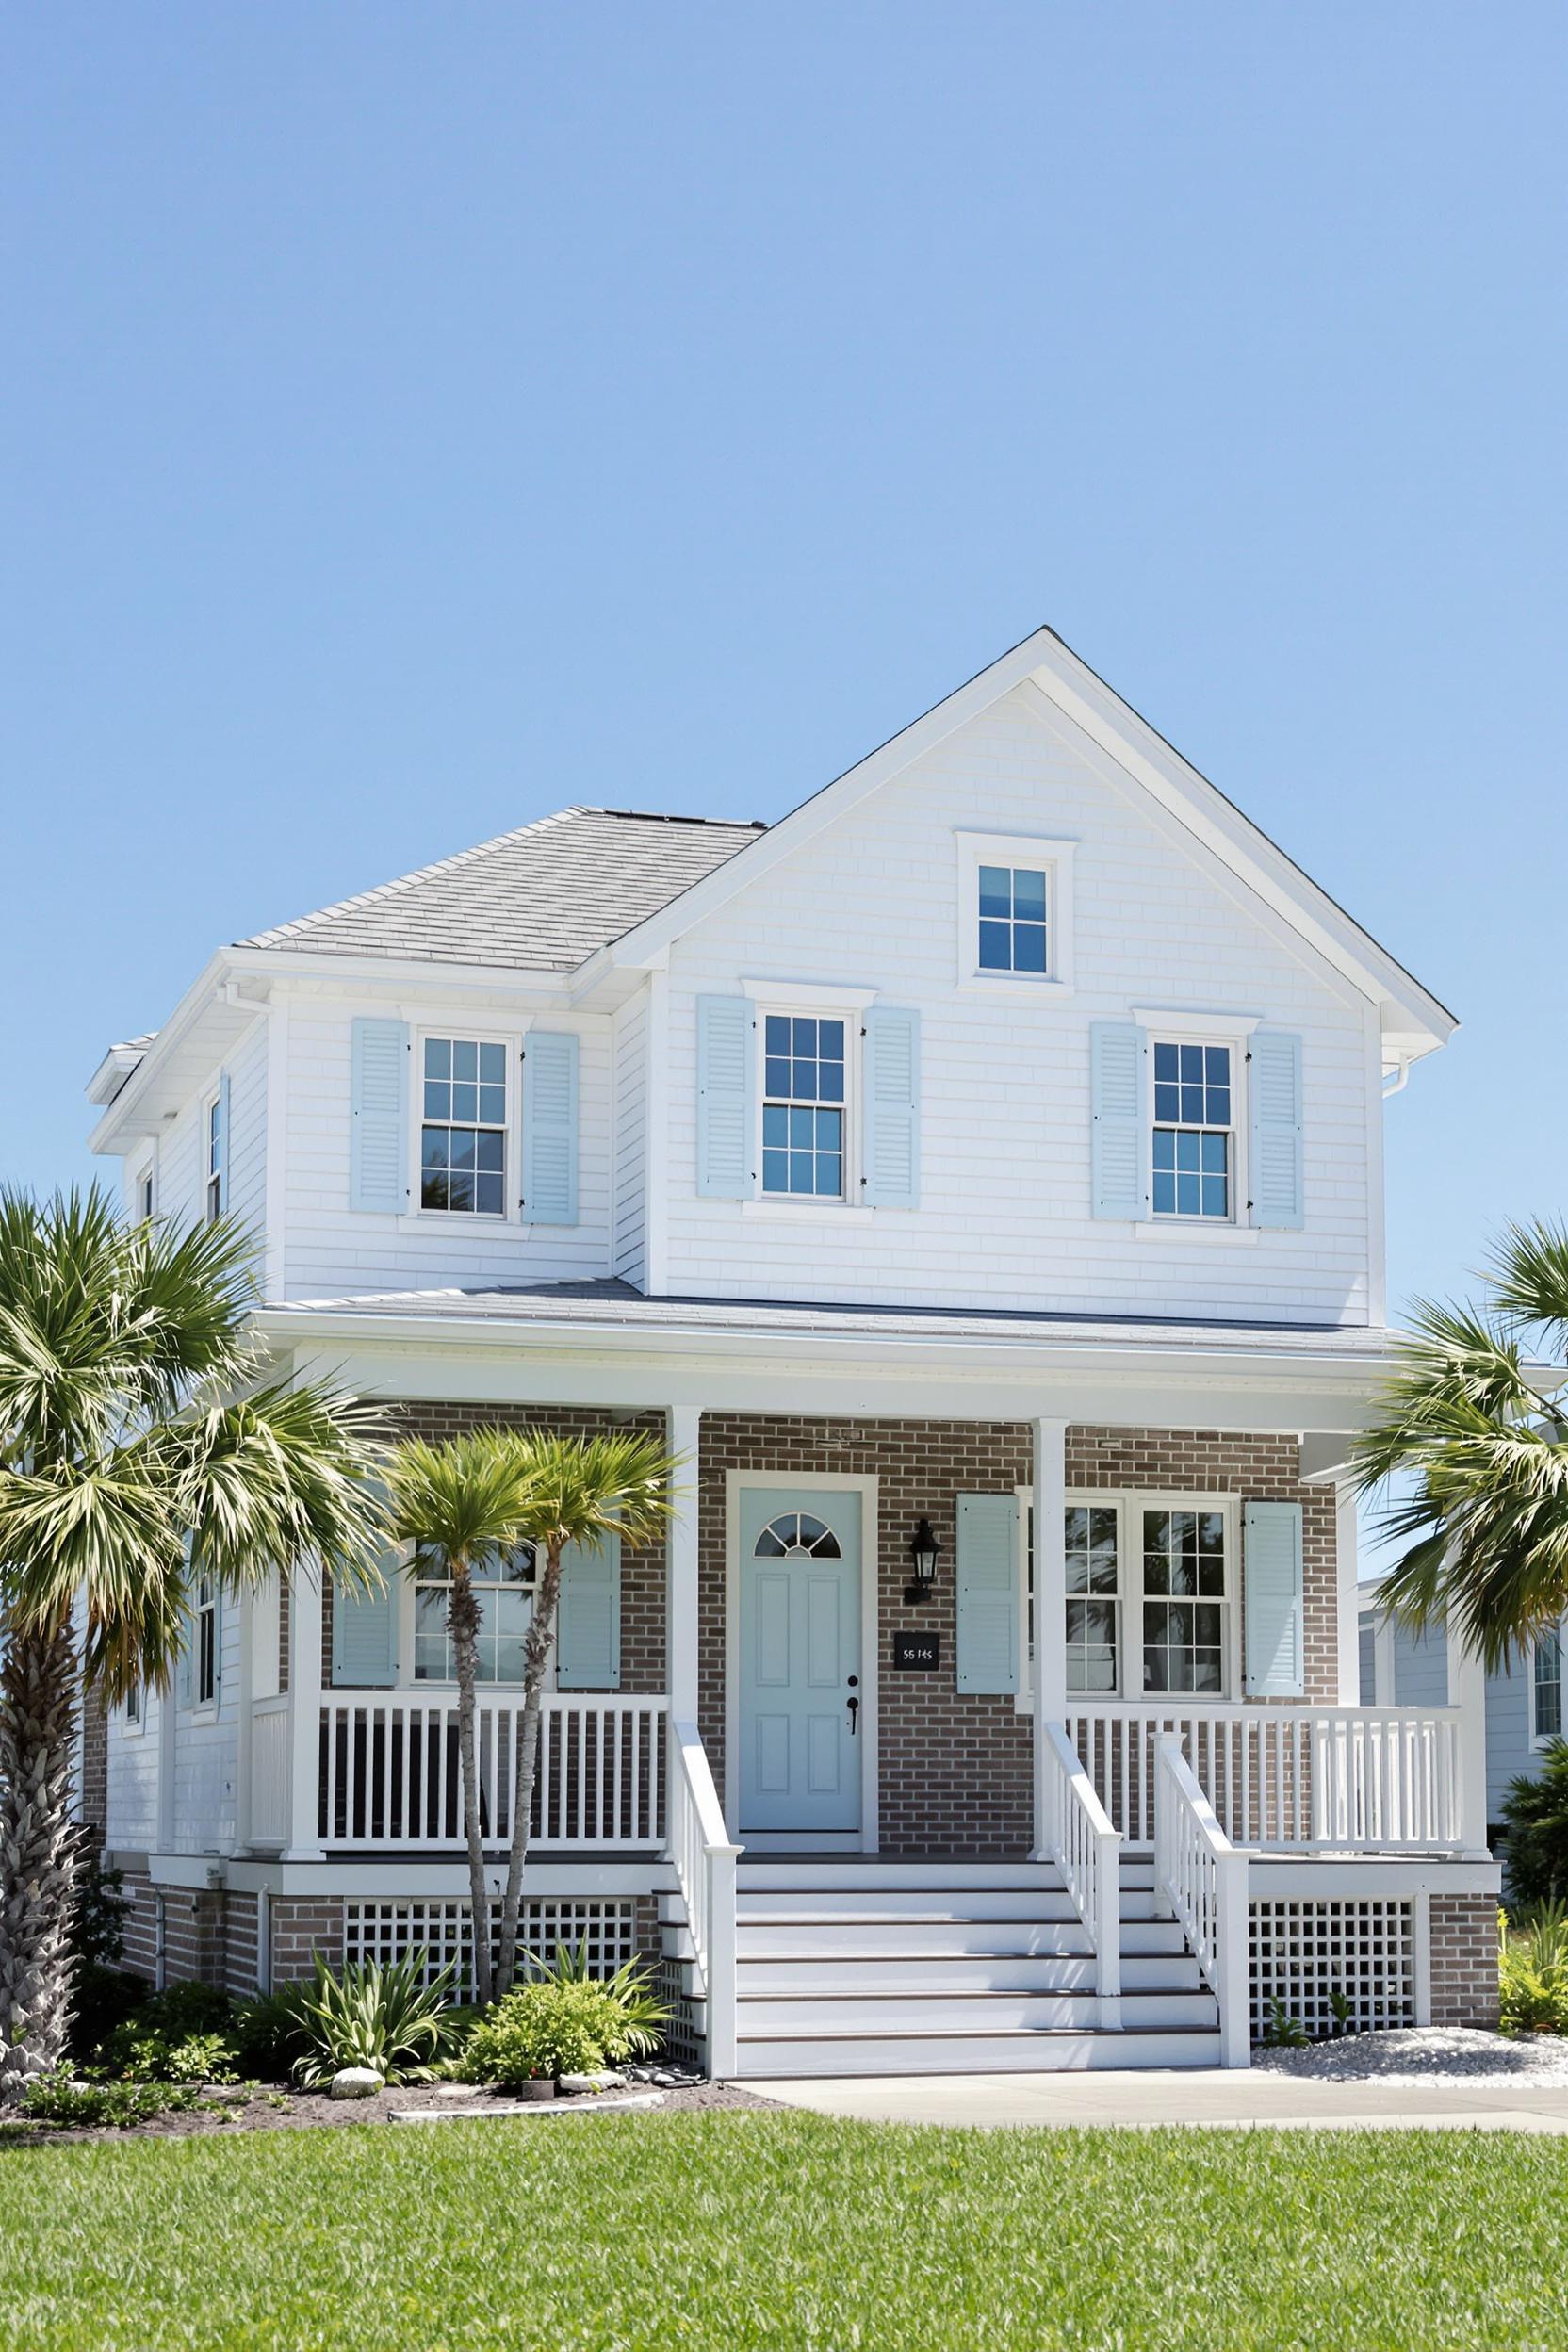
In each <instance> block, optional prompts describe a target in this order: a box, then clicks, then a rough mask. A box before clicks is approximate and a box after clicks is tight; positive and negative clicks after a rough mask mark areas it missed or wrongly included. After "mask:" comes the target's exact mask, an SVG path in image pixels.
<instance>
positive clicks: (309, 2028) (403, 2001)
mask: <svg viewBox="0 0 1568 2352" xmlns="http://www.w3.org/2000/svg"><path fill="white" fill-rule="evenodd" d="M426 1966H427V1956H426V1953H425V1952H424V1951H423V1950H422V1949H420V1950H418V1951H415V1952H408V1953H406V1954H405V1955H404V1957H403V1958H402V1959H401V1960H395V1961H393V1962H392V1963H391V1964H390V1965H389V1966H388V1967H386V1968H383V1966H382V1964H381V1962H380V1961H379V1960H363V1961H357V1962H351V1964H350V1966H349V1967H348V1968H345V1969H344V1970H343V1971H342V1973H341V1975H338V1976H335V1975H334V1974H333V1972H332V1970H331V1969H330V1968H328V1967H327V1965H326V1962H325V1961H324V1960H322V1959H321V1958H320V1956H319V1955H318V1957H317V1962H316V1982H315V1984H314V1985H306V1986H304V1987H302V1990H301V1991H300V1993H299V1995H298V1997H297V1998H298V2001H299V2017H300V2025H301V2030H302V2035H303V2038H304V2040H305V2042H306V2043H307V2045H308V2047H307V2048H306V2050H304V2052H303V2054H302V2056H300V2057H299V2058H296V2060H295V2061H294V2072H295V2074H296V2076H297V2077H298V2078H299V2080H300V2082H302V2083H304V2084H305V2086H306V2087H307V2088H314V2087H315V2086H316V2085H317V2084H319V2083H321V2082H331V2080H332V2078H333V2076H334V2075H335V2073H336V2072H337V2071H338V2069H339V2067H341V2066H368V2067H369V2069H370V2070H371V2072H372V2073H374V2074H379V2075H380V2077H381V2079H382V2081H383V2082H422V2081H424V2080H426V2079H427V2078H428V2076H429V2073H430V2069H431V2066H432V2064H433V2062H434V2061H436V2060H438V2059H439V2058H440V2057H441V2056H442V2055H443V2054H444V2052H445V2050H446V2049H447V2046H448V2044H449V2039H450V2029H449V2026H448V2023H447V2017H446V2010H445V2005H444V2004H445V2001H446V1996H447V1994H448V1992H449V1990H450V1989H451V1983H452V1971H451V1969H450V1968H443V1969H442V1970H441V1972H440V1974H439V1975H438V1976H436V1977H435V1978H434V1979H433V1981H432V1983H430V1984H429V1985H427V1984H426V1983H425V1981H424V1980H425V1968H426Z"/></svg>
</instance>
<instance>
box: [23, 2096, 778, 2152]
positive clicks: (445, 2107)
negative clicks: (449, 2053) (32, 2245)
mask: <svg viewBox="0 0 1568 2352" xmlns="http://www.w3.org/2000/svg"><path fill="white" fill-rule="evenodd" d="M653 2090H657V2091H658V2092H659V2094H660V2099H661V2103H660V2105H659V2106H657V2107H617V2108H614V2109H613V2111H612V2112H613V2113H614V2114H617V2115H675V2114H680V2113H690V2112H691V2111H693V2110H698V2109H711V2108H719V2107H775V2106H776V2101H775V2100H773V2099H758V2098H756V2097H755V2096H754V2094H753V2093H752V2092H750V2091H746V2090H743V2089H742V2088H741V2087H740V2085H739V2084H738V2083H733V2082H681V2083H672V2084H669V2085H664V2084H657V2083H651V2082H628V2083H627V2085H626V2088H625V2089H624V2090H621V2091H615V2090H607V2091H604V2092H602V2093H584V2094H582V2095H580V2097H577V2098H574V2099H554V2100H551V2101H548V2102H547V2104H546V2105H545V2106H544V2107H542V2108H534V2107H532V2106H524V2103H523V2102H521V2101H519V2102H518V2104H519V2106H520V2107H523V2112H524V2113H525V2114H530V2115H531V2114H537V2113H545V2114H547V2113H549V2112H551V2111H552V2110H559V2109H562V2108H572V2109H581V2110H586V2111H591V2110H592V2109H593V2108H595V2107H598V2106H602V2105H604V2104H605V2103H606V2102H607V2101H609V2100H613V2099H626V2098H628V2097H633V2096H636V2095H639V2094H641V2093H644V2092H647V2091H653ZM269 2094H270V2096H269ZM280 2098H281V2099H282V2100H283V2102H284V2103H283V2104H281V2105H279V2104H274V2103H272V2102H273V2100H275V2099H280ZM472 2103H473V2104H474V2105H475V2106H477V2107H499V2106H504V2105H505V2103H506V2093H505V2092H504V2091H493V2090H484V2089H482V2088H480V2089H476V2091H475V2094H474V2099H473V2101H472ZM468 2104H469V2101H467V2100H466V2099H441V2098H438V2097H437V2096H436V2085H435V2084H433V2083H429V2082H414V2083H410V2084H408V2085H407V2087H406V2088H404V2089H402V2090H396V2091H376V2092H374V2093H372V2095H371V2096H370V2097H369V2098H368V2099H328V2098H327V2096H326V2094H325V2093H324V2092H321V2091H296V2090H289V2089H287V2088H286V2085H284V2084H281V2083H280V2084H276V2085H270V2084H264V2085H263V2086H262V2087H261V2089H260V2090H258V2091H257V2092H256V2094H255V2095H254V2097H253V2098H251V2099H245V2100H243V2101H241V2100H239V2099H233V2100H232V2103H228V2099H226V2100H225V2103H224V2104H222V2105H221V2106H217V2107H206V2108H196V2109H190V2110H188V2111H186V2112H185V2113H183V2114H181V2113H169V2114H166V2115H153V2116H151V2117H149V2119H148V2120H147V2121H146V2122H145V2123H134V2124H128V2125H125V2126H122V2127H117V2128H113V2129H110V2128H107V2127H105V2128H101V2129H97V2130H93V2131H76V2130H67V2129H64V2128H62V2127H61V2126H59V2125H57V2124H47V2123H39V2124H27V2123H22V2124H10V2125H8V2126H7V2127H6V2128H5V2130H4V2132H3V2133H0V2145H3V2144H4V2141H6V2140H9V2141H10V2142H11V2144H12V2146H15V2145H17V2144H18V2143H19V2142H21V2141H25V2142H26V2143H28V2144H29V2145H34V2146H36V2145H40V2144H46V2145H48V2146H50V2147H60V2146H64V2145H66V2144H68V2143H70V2142H72V2141H75V2140H176V2139H197V2138H203V2137H205V2138H209V2139H210V2138H213V2137H222V2138H226V2139H232V2138H233V2137H234V2135H235V2133H236V2132H237V2131H302V2130H305V2131H314V2130H319V2129H320V2128H322V2127H329V2126H331V2125H334V2124H343V2123H390V2121H391V2119H392V2115H393V2112H394V2110H400V2111H402V2112H403V2113H407V2112H408V2111H409V2110H410V2109H417V2110H420V2111H425V2112H429V2113H433V2114H439V2115H453V2114H456V2115H462V2114H463V2112H464V2109H465V2108H466V2106H467V2105H468ZM496 2120H498V2121H504V2120H505V2118H504V2117H498V2118H496ZM406 2128H407V2129H411V2130H412V2129H413V2128H414V2127H413V2126H408V2127H406ZM420 2128H421V2129H423V2128H424V2127H420Z"/></svg>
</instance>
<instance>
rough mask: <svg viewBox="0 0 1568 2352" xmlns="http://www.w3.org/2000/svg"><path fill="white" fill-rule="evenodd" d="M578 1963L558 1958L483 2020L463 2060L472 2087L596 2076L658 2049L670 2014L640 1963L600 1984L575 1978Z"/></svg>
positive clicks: (539, 1965) (573, 1958) (581, 1976)
mask: <svg viewBox="0 0 1568 2352" xmlns="http://www.w3.org/2000/svg"><path fill="white" fill-rule="evenodd" d="M577 1958H578V1956H577V1955H574V1954H572V1953H569V1952H564V1951H563V1952H559V1953H558V1954H557V1958H556V1964H555V1967H554V1968H553V1969H551V1970H549V1971H547V1972H546V1973H542V1974H539V1975H536V1976H535V1977H534V1979H533V1981H532V1982H531V1983H530V1984H526V1985H519V1986H518V1987H517V1988H516V1990H515V1992H510V1993H508V1994H507V1995H506V1997H505V1999H504V2000H502V2001H498V2002H497V2003H496V2005H495V2007H494V2008H493V2009H492V2010H491V2011H490V2013H489V2015H488V2016H487V2017H482V2018H481V2020H480V2022H479V2024H478V2025H476V2026H475V2028H474V2030H473V2032H472V2033H471V2034H469V2036H468V2041H467V2044H466V2048H465V2050H464V2052H463V2061H462V2065H463V2072H464V2074H465V2076H466V2079H467V2080H468V2081H469V2082H500V2083H503V2084H505V2085H506V2086H507V2087H508V2088H509V2089H515V2088H516V2087H517V2086H518V2085H519V2084H520V2083H523V2082H535V2081H538V2080H540V2079H541V2078H543V2077H547V2076H559V2075H563V2074H595V2073H597V2072H598V2071H599V2069H600V2068H601V2067H603V2066H616V2065H618V2064H619V2063H620V2061H621V2060H622V2059H624V2058H630V2057H641V2056H645V2055H646V2054H647V2053H648V2052H649V2051H651V2050H657V2049H658V2048H659V2046H660V2042H661V2040H662V2027H663V2026H664V2025H665V2024H666V2023H667V2022H668V2019H669V2012H668V2010H667V2009H666V2008H665V2007H664V2005H663V2003H662V2001H659V2000H657V1999H656V1997H655V1996H654V1994H653V1993H652V1992H651V1991H650V1990H649V1988H648V1985H647V1980H646V1977H645V1975H644V1973H643V1971H642V1970H641V1969H640V1968H638V1967H637V1965H636V1963H635V1962H628V1964H627V1965H626V1966H625V1967H624V1968H617V1969H616V1971H615V1973H614V1975H613V1977H609V1978H606V1979H604V1980H603V1981H598V1980H596V1979H595V1978H592V1977H589V1976H587V1975H585V1974H579V1973H578V1968H577ZM532 1965H533V1966H534V1967H535V1968H541V1969H542V1968H543V1963H542V1962H537V1961H536V1962H534V1963H533V1964H532Z"/></svg>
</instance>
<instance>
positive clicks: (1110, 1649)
mask: <svg viewBox="0 0 1568 2352" xmlns="http://www.w3.org/2000/svg"><path fill="white" fill-rule="evenodd" d="M1118 1581H1119V1560H1118V1546H1117V1512H1116V1509H1115V1506H1114V1505H1112V1506H1111V1507H1110V1508H1109V1509H1106V1508H1104V1507H1103V1506H1101V1505H1098V1504H1083V1503H1072V1504H1070V1505H1069V1506H1068V1513H1067V1687H1068V1689H1069V1690H1070V1691H1102V1692H1107V1693H1108V1692H1110V1691H1115V1689H1116V1687H1117V1670H1118V1652H1119V1639H1118V1637H1119V1608H1118V1602H1117V1588H1118Z"/></svg>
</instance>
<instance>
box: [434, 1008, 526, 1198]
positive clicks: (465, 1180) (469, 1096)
mask: <svg viewBox="0 0 1568 2352" xmlns="http://www.w3.org/2000/svg"><path fill="white" fill-rule="evenodd" d="M422 1054H423V1061H422V1072H421V1084H422V1087H423V1093H422V1097H421V1103H420V1124H419V1206H420V1207H421V1208H422V1209H442V1210H447V1211H450V1212H452V1213H454V1214H456V1215H460V1216H468V1217H504V1216H505V1215H506V1175H507V1170H506V1158H507V1134H508V1116H507V1098H508V1078H507V1051H506V1047H505V1046H504V1045H503V1044H501V1043H499V1042H498V1040H496V1039H494V1038H486V1037H426V1038H425V1039H424V1041H423V1048H422Z"/></svg>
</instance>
